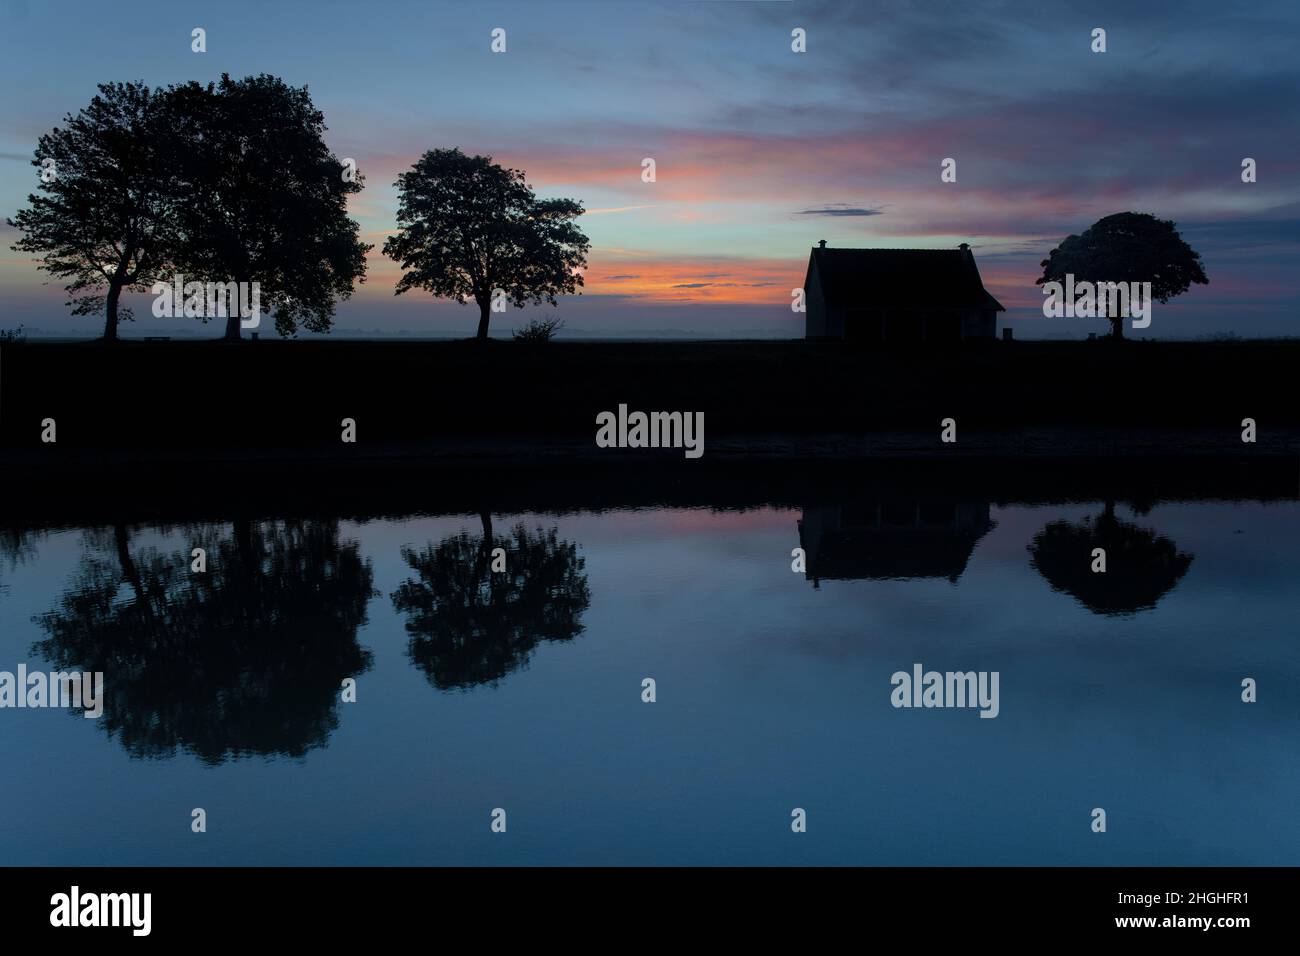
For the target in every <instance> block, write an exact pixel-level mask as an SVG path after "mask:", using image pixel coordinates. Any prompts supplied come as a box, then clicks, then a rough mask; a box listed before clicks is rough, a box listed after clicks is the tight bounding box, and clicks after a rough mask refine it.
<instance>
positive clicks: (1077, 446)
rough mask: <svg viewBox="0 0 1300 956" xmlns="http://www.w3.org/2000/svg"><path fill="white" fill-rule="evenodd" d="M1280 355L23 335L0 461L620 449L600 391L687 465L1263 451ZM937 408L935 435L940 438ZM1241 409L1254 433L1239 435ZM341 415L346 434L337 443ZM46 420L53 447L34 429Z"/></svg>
mask: <svg viewBox="0 0 1300 956" xmlns="http://www.w3.org/2000/svg"><path fill="white" fill-rule="evenodd" d="M1297 369H1300V341H1285V342H1229V343H1141V342H1138V343H1109V342H1091V343H1082V342H1070V343H1029V342H1017V343H1002V342H996V343H981V344H979V345H966V346H962V347H950V348H924V349H921V348H917V349H910V350H893V351H868V350H860V349H854V348H850V347H846V346H844V345H836V344H818V343H806V342H797V341H796V342H718V343H649V344H647V343H563V342H559V343H550V344H548V345H543V346H533V347H528V346H523V345H519V344H517V343H513V342H488V343H482V344H480V343H476V342H472V341H471V342H400V341H395V342H343V341H328V342H256V343H253V342H245V343H236V344H222V343H215V342H194V343H172V342H166V343H121V344H118V345H116V346H104V345H100V344H91V343H87V344H44V343H24V344H17V345H6V346H4V347H3V348H0V454H3V455H4V460H5V462H6V465H7V466H8V467H7V468H6V470H7V471H11V470H13V469H15V468H19V467H21V468H24V469H29V470H42V469H45V468H48V467H57V468H67V467H69V466H70V465H72V464H74V463H80V464H81V465H83V466H84V465H87V464H92V465H93V466H94V467H99V466H100V465H101V464H102V465H103V466H104V467H109V466H114V465H120V464H122V463H124V462H125V463H130V462H139V461H143V460H157V459H161V458H168V457H170V458H172V459H173V460H189V461H197V460H200V459H201V460H214V461H216V460H226V461H234V460H265V459H268V458H270V457H275V458H278V459H280V460H281V461H290V462H292V461H312V462H320V461H324V460H337V461H359V460H363V459H366V458H372V457H375V456H381V457H382V456H393V455H399V456H401V457H403V458H406V459H410V458H413V457H414V458H418V457H420V456H429V457H434V458H439V459H440V460H448V459H451V458H456V459H475V458H480V457H482V456H487V457H489V458H492V457H493V456H495V458H496V460H498V461H499V462H501V461H508V462H524V463H533V462H535V461H536V460H537V459H540V458H545V457H556V456H558V457H561V458H563V459H565V460H570V459H571V458H572V457H574V456H579V457H581V456H595V458H597V459H599V458H605V457H610V456H617V455H622V456H628V455H631V456H633V457H635V455H636V453H635V452H620V451H614V450H598V449H596V447H595V442H594V437H595V431H596V427H595V419H596V415H597V414H598V413H599V412H602V411H615V410H617V408H618V406H619V405H620V403H622V404H626V405H627V406H628V407H629V409H631V410H634V411H636V410H639V411H647V412H648V411H685V412H703V413H704V418H705V459H708V458H710V457H711V456H712V457H717V456H727V455H729V456H732V457H737V456H738V457H741V458H745V457H746V456H767V457H777V458H800V457H825V458H831V459H842V458H847V457H860V458H867V459H870V458H876V457H880V456H884V455H889V454H891V453H892V454H918V453H921V454H963V453H965V454H970V453H975V452H978V453H980V454H989V455H1004V454H1005V455H1023V454H1027V453H1032V452H1034V451H1035V450H1039V451H1045V452H1046V453H1050V454H1055V455H1066V454H1070V453H1075V454H1080V455H1093V454H1096V453H1099V452H1101V451H1106V450H1111V451H1122V450H1124V449H1125V448H1128V449H1130V450H1133V451H1135V452H1136V453H1140V454H1150V453H1160V452H1170V453H1178V452H1187V451H1206V452H1209V453H1211V454H1220V453H1222V454H1238V453H1242V452H1243V451H1245V452H1248V453H1252V454H1261V455H1262V454H1281V453H1289V452H1290V451H1292V450H1293V449H1294V448H1295V447H1296V445H1295V436H1296V434H1297V433H1298V432H1300V402H1297V401H1296V400H1295V395H1294V389H1295V372H1296V370H1297ZM949 417H951V418H954V419H956V421H957V427H958V444H957V445H955V446H953V445H941V444H940V443H939V431H940V422H941V420H942V419H944V418H949ZM1246 417H1251V418H1254V419H1255V420H1256V421H1257V423H1258V427H1259V441H1258V444H1257V445H1256V446H1243V445H1242V442H1241V440H1240V434H1241V421H1242V419H1243V418H1246ZM345 418H351V419H354V420H355V421H356V432H357V442H356V443H355V444H344V443H343V442H342V441H341V439H340V436H341V431H342V428H341V422H342V420H343V419H345ZM44 419H54V420H55V422H56V428H57V443H55V444H45V443H42V441H41V434H42V421H43V420H44ZM647 454H650V455H653V456H654V457H657V458H662V459H665V460H668V459H672V460H676V461H680V459H681V457H682V456H681V452H680V451H677V452H665V451H656V452H652V453H647ZM685 464H688V465H694V464H697V463H696V462H686V463H685ZM84 477H85V478H87V479H88V480H93V475H86V476H84Z"/></svg>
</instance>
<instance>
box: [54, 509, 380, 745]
mask: <svg viewBox="0 0 1300 956" xmlns="http://www.w3.org/2000/svg"><path fill="white" fill-rule="evenodd" d="M193 540H195V541H197V542H198V544H199V546H204V547H206V550H207V559H208V569H207V571H205V572H192V571H191V570H190V560H191V558H190V551H189V550H188V549H187V550H185V551H181V552H177V553H174V554H166V555H164V554H160V553H159V552H158V551H157V550H156V549H146V550H144V551H142V552H136V551H135V550H133V548H132V547H131V542H130V530H129V529H128V528H127V527H125V526H124V525H120V524H119V525H117V526H115V527H114V528H113V529H111V530H110V531H107V532H101V533H98V534H90V535H89V536H88V549H87V553H86V555H85V556H83V560H82V567H81V571H80V574H79V577H78V579H77V581H76V582H75V584H74V585H73V586H72V587H71V588H69V589H68V591H67V592H66V593H65V595H64V597H63V600H62V605H61V607H58V608H56V609H54V610H51V611H49V612H47V613H45V614H42V615H39V616H38V617H36V618H35V620H36V622H37V623H38V624H39V625H40V626H41V627H42V628H43V629H44V630H45V631H46V632H47V633H48V634H49V638H48V639H47V640H45V641H42V642H40V643H38V644H37V645H36V647H35V648H34V649H33V650H34V651H35V652H38V653H40V654H41V655H42V656H44V657H45V658H46V659H47V660H49V661H51V662H52V663H54V664H55V665H56V666H58V667H60V668H62V669H79V670H84V671H90V672H93V671H102V672H103V673H104V683H105V702H104V714H103V716H102V717H100V718H99V721H100V722H102V724H103V726H104V728H105V730H106V731H107V732H108V733H109V734H110V735H116V736H117V737H118V739H119V740H120V741H121V743H122V745H123V746H124V747H125V748H126V749H127V751H128V752H129V753H131V754H132V755H133V756H137V757H155V756H170V755H172V754H173V753H175V751H176V749H177V748H182V749H185V750H188V751H190V752H192V753H194V754H195V755H197V756H198V757H199V758H200V759H202V760H203V761H205V762H207V763H211V764H217V763H221V762H223V761H224V760H226V759H227V758H230V757H239V756H244V755H270V754H284V755H289V756H294V757H300V756H302V755H304V754H305V753H306V752H307V751H308V750H310V749H312V748H315V747H320V746H323V745H324V744H325V743H326V741H327V740H328V737H329V734H330V733H331V731H333V729H334V728H335V727H336V726H337V725H338V718H337V713H336V708H337V705H338V703H339V699H340V694H341V690H342V681H343V679H344V678H345V677H353V676H356V675H358V674H360V673H362V672H364V671H366V670H367V669H369V667H370V660H371V657H370V653H369V652H368V651H365V650H363V649H362V648H361V647H360V646H359V645H358V644H357V640H356V634H357V629H358V628H359V627H360V626H361V625H363V624H364V623H365V622H366V606H367V604H368V603H369V601H370V598H371V597H372V596H373V595H374V594H375V593H376V592H375V591H374V589H373V584H372V582H373V571H372V569H371V566H370V564H369V562H367V561H364V560H363V559H362V558H361V556H360V553H359V550H358V546H357V544H356V543H355V542H351V543H347V544H342V543H340V541H339V529H338V524H337V522H334V521H306V522H283V523H281V522H271V521H265V522H253V521H249V520H239V521H236V522H235V523H234V524H233V525H232V526H230V528H229V529H228V530H227V529H225V528H222V527H219V526H213V527H209V528H206V529H204V530H203V531H202V532H201V533H200V534H198V536H197V537H196V538H195V539H193Z"/></svg>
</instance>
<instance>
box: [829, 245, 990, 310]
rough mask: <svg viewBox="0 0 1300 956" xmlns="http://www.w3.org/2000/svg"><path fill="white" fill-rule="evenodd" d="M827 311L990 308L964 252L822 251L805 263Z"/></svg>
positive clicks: (972, 261) (976, 270) (971, 258)
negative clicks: (814, 275)
mask: <svg viewBox="0 0 1300 956" xmlns="http://www.w3.org/2000/svg"><path fill="white" fill-rule="evenodd" d="M814 263H816V265H817V276H818V278H819V279H820V280H821V289H822V296H823V298H824V299H825V301H826V304H827V305H828V306H829V307H831V308H879V307H882V306H885V307H895V308H926V307H929V308H949V309H994V310H996V311H998V312H1005V311H1006V309H1004V308H1003V307H1002V303H1000V302H999V301H998V300H997V299H995V298H993V296H991V295H989V293H988V292H987V291H986V290H985V288H984V283H983V281H982V280H981V279H980V272H979V268H978V267H977V266H976V265H975V257H974V255H972V254H971V253H970V251H969V250H968V249H827V248H816V249H813V251H812V257H811V258H810V259H809V260H808V273H809V281H811V276H812V269H813V264H814Z"/></svg>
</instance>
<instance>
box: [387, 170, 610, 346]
mask: <svg viewBox="0 0 1300 956" xmlns="http://www.w3.org/2000/svg"><path fill="white" fill-rule="evenodd" d="M396 185H397V189H398V207H397V224H398V232H397V234H396V235H394V236H391V237H389V239H388V240H387V241H386V242H385V243H384V254H385V255H386V256H388V257H389V258H391V259H393V260H395V261H397V262H398V263H400V264H401V266H402V278H401V279H400V280H399V281H398V283H397V290H396V293H395V294H397V295H401V294H402V293H403V292H406V291H408V290H409V289H416V288H418V289H425V290H427V291H429V292H432V293H433V294H434V295H435V296H439V297H443V298H448V299H454V300H455V301H456V302H459V303H461V304H462V305H463V304H464V303H466V302H468V301H470V300H473V301H474V302H475V303H477V305H478V308H479V321H478V338H480V339H486V338H487V334H488V322H489V319H490V318H491V314H492V297H493V293H494V290H497V289H500V290H502V291H503V292H504V293H505V298H506V299H507V300H508V301H510V302H511V303H512V304H513V305H515V306H516V307H523V306H524V305H525V304H527V303H529V302H532V303H534V304H540V303H541V302H542V301H543V300H545V301H546V302H549V303H550V304H551V305H555V304H556V296H560V295H572V294H574V293H575V292H576V291H577V289H578V287H580V286H581V285H582V275H581V274H580V273H579V271H578V270H579V269H582V268H584V267H585V266H586V265H587V251H588V250H589V249H590V248H591V246H590V243H588V241H587V237H586V236H585V235H583V233H582V231H581V230H580V229H579V228H578V226H577V224H576V223H575V222H574V221H573V220H575V219H577V217H578V216H581V215H582V213H583V208H582V204H581V203H579V202H577V201H576V200H573V199H538V198H537V196H536V195H535V194H534V193H533V190H532V187H530V186H529V185H528V184H527V182H525V180H524V173H523V172H522V171H521V170H518V169H506V168H504V167H502V166H499V165H497V164H496V163H494V162H492V157H490V156H466V155H465V154H464V153H462V152H461V151H460V150H459V149H434V150H430V151H429V152H427V153H425V154H424V155H423V156H422V157H420V159H419V160H418V161H417V162H416V163H415V165H414V166H413V167H412V168H411V170H410V171H409V172H405V173H402V174H400V175H399V176H398V180H397V184H396Z"/></svg>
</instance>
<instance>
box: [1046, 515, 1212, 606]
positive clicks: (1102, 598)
mask: <svg viewBox="0 0 1300 956" xmlns="http://www.w3.org/2000/svg"><path fill="white" fill-rule="evenodd" d="M1028 547H1029V552H1030V554H1031V555H1032V557H1031V559H1030V560H1031V563H1032V564H1033V566H1034V568H1035V569H1037V571H1038V573H1039V574H1041V575H1042V576H1043V577H1044V578H1046V579H1047V582H1048V584H1050V585H1051V586H1052V588H1053V590H1056V591H1061V592H1064V593H1066V594H1070V595H1072V596H1073V597H1074V598H1075V599H1077V600H1078V601H1079V603H1081V604H1082V605H1083V606H1084V607H1086V608H1088V610H1090V611H1092V612H1094V613H1096V614H1132V613H1134V612H1136V611H1142V610H1147V609H1149V608H1153V607H1155V606H1156V602H1157V601H1159V600H1160V599H1161V598H1162V597H1164V596H1165V594H1167V593H1168V592H1169V591H1170V590H1172V589H1173V587H1174V585H1176V584H1177V583H1178V582H1179V580H1180V579H1181V578H1182V576H1183V575H1184V574H1186V573H1187V569H1188V568H1189V567H1190V566H1191V563H1192V555H1190V554H1185V553H1183V552H1181V551H1179V550H1178V546H1177V545H1175V544H1174V543H1173V542H1172V541H1171V540H1169V539H1168V538H1166V537H1165V536H1164V535H1160V534H1157V533H1156V532H1155V531H1152V530H1151V529H1149V528H1140V527H1138V526H1137V525H1134V524H1130V523H1128V522H1126V521H1120V520H1119V519H1118V518H1116V517H1115V503H1114V502H1113V501H1108V502H1106V508H1105V511H1104V512H1103V513H1102V514H1100V515H1098V516H1097V517H1096V518H1095V519H1085V520H1084V521H1083V523H1081V524H1073V523H1071V522H1069V521H1053V522H1051V523H1050V524H1048V525H1047V526H1046V527H1045V528H1043V530H1042V531H1040V532H1038V534H1036V535H1034V540H1033V542H1032V543H1031V544H1030V545H1029V546H1028ZM1094 548H1104V549H1105V551H1106V571H1105V572H1094V571H1093V570H1092V562H1093V557H1092V552H1093V549H1094Z"/></svg>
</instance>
